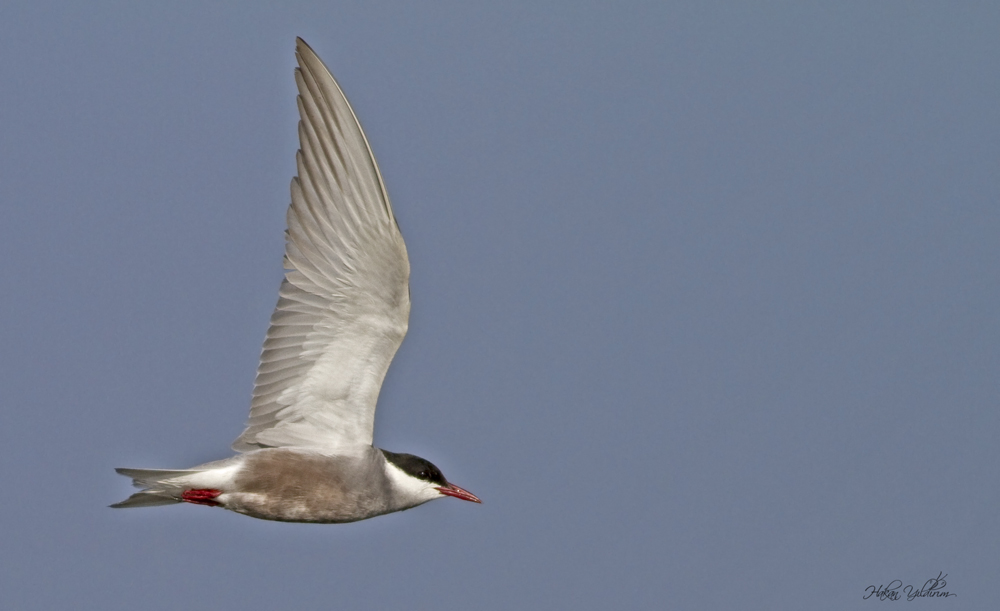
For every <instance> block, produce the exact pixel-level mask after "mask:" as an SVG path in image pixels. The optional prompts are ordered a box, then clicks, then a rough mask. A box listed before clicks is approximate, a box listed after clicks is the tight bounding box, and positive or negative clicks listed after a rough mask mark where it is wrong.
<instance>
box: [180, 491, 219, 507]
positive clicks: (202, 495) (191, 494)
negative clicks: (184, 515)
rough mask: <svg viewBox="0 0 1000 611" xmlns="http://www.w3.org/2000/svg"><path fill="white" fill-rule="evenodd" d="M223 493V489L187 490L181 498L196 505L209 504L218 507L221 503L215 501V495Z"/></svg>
mask: <svg viewBox="0 0 1000 611" xmlns="http://www.w3.org/2000/svg"><path fill="white" fill-rule="evenodd" d="M220 494H222V491H221V490H214V489H208V490H185V491H184V492H183V493H182V494H181V500H183V501H185V502H188V503H194V504H195V505H208V506H210V507H218V506H219V504H218V503H216V502H215V501H213V500H212V499H214V498H215V497H217V496H219V495H220Z"/></svg>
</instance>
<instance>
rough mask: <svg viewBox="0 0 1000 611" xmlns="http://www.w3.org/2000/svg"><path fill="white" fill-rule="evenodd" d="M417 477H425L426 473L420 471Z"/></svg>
mask: <svg viewBox="0 0 1000 611" xmlns="http://www.w3.org/2000/svg"><path fill="white" fill-rule="evenodd" d="M419 475H420V477H427V471H421V472H420V473H419Z"/></svg>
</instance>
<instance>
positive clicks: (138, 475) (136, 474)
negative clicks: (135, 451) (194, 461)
mask: <svg viewBox="0 0 1000 611" xmlns="http://www.w3.org/2000/svg"><path fill="white" fill-rule="evenodd" d="M115 471H117V472H118V473H120V474H121V475H124V476H125V477H131V478H132V485H133V486H135V487H136V488H142V489H143V490H142V491H141V492H136V493H135V494H133V495H132V496H130V497H128V498H127V499H125V500H124V501H122V502H120V503H115V504H114V505H111V507H114V508H115V509H124V508H127V507H156V506H157V505H173V504H174V503H180V502H182V501H183V500H184V499H183V498H182V494H183V492H184V484H183V481H184V479H185V478H187V477H189V476H191V475H194V474H196V473H201V471H200V470H198V469H185V470H180V471H178V470H170V469H115Z"/></svg>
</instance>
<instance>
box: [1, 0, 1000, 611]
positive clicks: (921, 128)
mask: <svg viewBox="0 0 1000 611" xmlns="http://www.w3.org/2000/svg"><path fill="white" fill-rule="evenodd" d="M295 36H302V37H303V38H304V39H305V40H306V41H308V42H309V43H310V44H311V45H312V46H313V48H314V49H315V50H316V51H317V52H318V53H319V55H320V57H322V58H323V60H324V61H325V62H326V64H327V65H328V66H329V67H330V68H331V70H332V71H333V73H334V74H335V75H336V76H337V78H338V79H339V81H340V83H341V85H342V86H343V88H344V90H345V91H346V93H347V95H348V97H349V98H350V100H351V102H352V104H353V105H354V107H355V110H356V111H357V113H358V115H359V117H360V119H361V122H362V124H363V125H364V127H365V129H366V131H367V134H368V136H369V138H370V140H371V142H372V146H373V148H374V150H375V154H376V156H377V158H378V160H379V162H380V164H381V167H382V170H383V173H384V175H385V178H386V182H387V185H388V188H389V193H390V195H391V196H392V199H393V205H394V207H395V212H396V215H397V218H398V220H399V224H400V227H401V228H402V231H403V235H404V237H405V238H406V241H407V245H408V248H409V255H410V261H411V263H412V268H413V273H412V279H411V292H412V299H413V312H412V317H411V321H410V333H409V335H408V337H407V339H406V341H405V342H404V343H403V346H402V348H401V349H400V351H399V353H398V354H397V356H396V360H395V361H394V363H393V365H392V368H391V369H390V371H389V375H388V377H387V379H386V383H385V386H384V387H383V391H382V395H381V398H380V402H379V405H380V407H379V411H378V415H377V421H376V423H377V424H376V432H375V441H376V444H377V445H379V446H380V447H384V448H386V449H389V450H393V451H398V452H412V453H415V454H418V455H421V456H423V457H425V458H428V459H429V460H431V461H433V462H434V463H436V464H437V465H438V466H440V467H441V468H442V470H443V471H444V473H445V474H446V475H447V476H448V478H449V479H451V480H452V481H454V482H456V483H458V484H459V485H461V486H464V487H466V488H468V489H469V490H471V491H473V492H474V493H476V494H477V495H479V496H480V497H482V498H483V500H484V501H485V503H484V504H483V505H482V506H477V505H473V504H470V503H460V502H458V501H454V500H441V501H436V502H433V503H430V504H427V505H424V506H422V507H419V508H417V509H414V510H411V511H407V512H404V513H398V514H394V515H390V516H384V517H380V518H376V519H374V520H370V521H367V522H361V523H357V524H350V525H335V526H316V525H298V524H280V523H270V522H264V521H258V520H253V519H249V518H246V517H244V516H240V515H236V514H233V513H229V512H224V511H219V510H214V509H209V508H204V507H194V506H189V505H178V506H173V507H165V508H153V509H144V510H130V511H115V510H111V509H108V508H107V505H108V504H110V503H113V502H116V501H119V500H121V499H123V498H125V496H127V495H128V494H129V493H130V492H131V491H132V489H131V488H130V486H129V482H128V481H127V480H126V479H125V478H122V477H119V476H117V475H116V474H115V473H114V472H113V470H112V469H113V468H114V467H117V466H130V467H162V468H171V467H173V468H182V467H187V466H191V465H194V464H197V463H200V462H204V461H207V460H212V459H217V458H223V457H225V456H228V455H230V451H229V444H230V443H231V442H232V441H233V439H234V438H235V437H236V436H237V435H238V434H239V433H240V431H241V430H242V427H243V424H244V421H245V418H246V416H247V410H248V406H249V397H250V391H251V388H252V382H253V376H254V370H255V367H256V364H257V357H258V355H259V351H260V346H261V342H262V340H263V336H264V332H265V329H266V327H267V320H268V317H269V316H270V313H271V310H272V308H273V307H274V304H275V301H276V299H277V288H278V284H279V282H280V278H281V274H282V269H281V255H282V251H283V230H284V215H285V209H286V206H287V204H288V200H289V194H288V185H289V181H290V179H291V177H292V175H293V173H294V163H293V160H294V152H295V149H296V148H297V142H296V121H297V115H296V108H295V86H294V81H293V77H292V70H293V67H294V63H295V61H294V57H293V48H294V37H295ZM998 67H1000V3H997V2H978V3H976V2H947V3H945V2H918V1H905V2H870V1H864V2H827V3H806V2H765V3H757V4H753V3H747V2H735V1H734V2H728V3H713V2H687V3H668V2H647V3H629V2H624V3H623V2H614V3H612V2H605V3H583V2H561V3H539V2H502V3H501V2H496V3H469V2H451V3H382V2H377V3H369V2H336V1H323V2H311V3H309V2H266V3H265V2H239V3H236V2H232V3H228V4H223V3H211V2H170V3H134V2H44V1H32V2H26V1H14V2H4V3H2V4H0V261H2V263H0V287H2V291H0V314H2V318H0V320H2V322H0V401H2V409H0V465H2V466H0V491H2V492H0V494H2V499H3V502H2V503H0V608H3V609H11V610H33V609H40V610H41V609H73V610H89V609H100V610H118V609H122V610H124V609H151V610H160V609H179V608H187V609H208V608H212V609H219V610H229V609H240V610H246V609H362V608H382V609H430V608H436V609H490V610H493V609H541V608H550V609H665V608H669V609H723V608H729V609H736V608H739V609H838V610H841V609H863V608H872V607H875V606H878V605H880V604H884V603H878V602H874V601H872V600H868V601H864V600H862V597H863V596H864V594H865V589H866V587H868V586H870V585H879V584H887V583H889V582H890V581H892V580H894V579H899V580H901V581H902V582H903V583H904V584H914V585H918V586H919V585H922V584H923V583H924V582H925V581H926V580H927V579H929V578H931V577H935V576H937V575H938V574H939V572H944V573H947V575H948V576H947V582H948V586H947V588H946V589H947V590H949V591H951V592H954V593H957V594H958V596H957V597H952V598H949V599H947V600H935V601H927V600H923V601H919V602H913V603H907V602H906V601H903V602H901V603H896V604H897V605H903V606H908V605H911V604H912V605H915V606H920V607H921V608H926V609H934V610H935V611H937V610H944V609H985V608H994V607H996V605H997V601H998V594H997V581H996V579H997V574H998V570H1000V512H998V507H1000V493H998V479H1000V478H998V475H1000V469H998V461H1000V450H998V439H1000V411H998V399H1000V377H998V370H1000V348H998V346H1000V317H998V314H1000V308H998V306H1000V281H998V278H1000V276H998V265H1000V178H998V176H1000V68H998Z"/></svg>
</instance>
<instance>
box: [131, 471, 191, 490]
mask: <svg viewBox="0 0 1000 611" xmlns="http://www.w3.org/2000/svg"><path fill="white" fill-rule="evenodd" d="M115 471H117V472H118V474H119V475H124V476H125V477H131V478H132V485H133V486H135V487H136V488H152V487H154V486H155V485H156V484H159V483H160V482H162V481H163V480H168V479H174V478H175V477H184V476H185V475H193V474H195V473H200V472H201V470H200V469H123V468H118V469H115Z"/></svg>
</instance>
